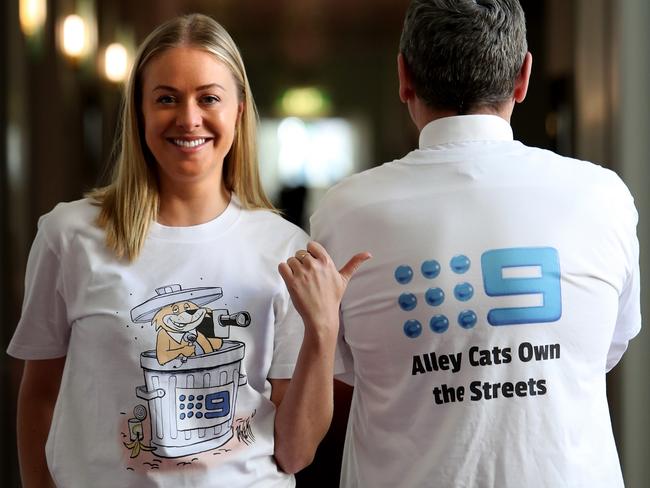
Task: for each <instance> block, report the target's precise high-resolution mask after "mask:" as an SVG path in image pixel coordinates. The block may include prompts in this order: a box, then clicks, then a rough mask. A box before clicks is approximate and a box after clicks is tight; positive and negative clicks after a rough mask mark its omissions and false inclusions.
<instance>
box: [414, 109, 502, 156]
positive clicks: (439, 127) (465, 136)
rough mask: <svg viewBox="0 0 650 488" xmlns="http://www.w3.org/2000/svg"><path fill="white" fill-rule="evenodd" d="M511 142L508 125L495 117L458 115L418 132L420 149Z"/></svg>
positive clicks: (435, 122)
mask: <svg viewBox="0 0 650 488" xmlns="http://www.w3.org/2000/svg"><path fill="white" fill-rule="evenodd" d="M512 140H513V135H512V128H511V127H510V124H509V123H508V122H507V121H506V120H504V119H502V118H501V117H499V116H497V115H483V114H480V115H458V116H454V117H443V118H441V119H436V120H433V121H431V122H429V123H428V124H427V125H425V126H424V127H423V128H422V131H421V132H420V149H424V148H427V147H432V146H438V145H441V144H456V143H466V142H478V141H512Z"/></svg>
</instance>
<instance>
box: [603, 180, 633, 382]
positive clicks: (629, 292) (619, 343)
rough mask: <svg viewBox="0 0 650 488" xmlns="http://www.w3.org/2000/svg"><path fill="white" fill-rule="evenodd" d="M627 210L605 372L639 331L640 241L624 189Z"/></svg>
mask: <svg viewBox="0 0 650 488" xmlns="http://www.w3.org/2000/svg"><path fill="white" fill-rule="evenodd" d="M625 201H626V203H627V207H626V209H625V210H626V211H625V212H622V213H621V216H622V218H621V221H622V222H623V225H625V235H626V237H627V239H626V240H625V241H624V250H625V254H626V256H627V260H628V265H627V270H628V271H627V276H626V281H625V283H624V285H623V288H622V291H621V293H620V294H619V298H618V316H617V319H616V327H615V329H614V334H613V336H612V342H611V344H610V347H609V352H608V354H607V371H610V370H611V369H612V368H613V367H614V366H616V364H617V363H618V362H619V361H620V359H621V357H622V356H623V353H624V352H625V351H626V349H627V345H628V343H629V341H630V340H631V339H632V338H633V337H634V336H636V335H637V334H638V333H639V331H640V330H641V291H640V271H639V240H638V238H637V235H636V225H637V222H638V214H637V211H636V208H635V207H634V202H633V200H632V196H631V195H630V194H629V192H628V191H627V189H626V198H625Z"/></svg>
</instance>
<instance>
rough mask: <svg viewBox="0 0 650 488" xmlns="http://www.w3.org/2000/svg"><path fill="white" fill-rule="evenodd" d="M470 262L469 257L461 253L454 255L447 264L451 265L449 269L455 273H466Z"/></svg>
mask: <svg viewBox="0 0 650 488" xmlns="http://www.w3.org/2000/svg"><path fill="white" fill-rule="evenodd" d="M470 264H471V263H470V260H469V258H468V257H467V256H465V255H463V254H459V255H458V256H454V257H453V258H451V261H450V263H449V265H450V266H451V270H452V271H453V272H454V273H456V274H463V273H467V271H468V270H469V267H470Z"/></svg>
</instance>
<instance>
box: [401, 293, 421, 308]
mask: <svg viewBox="0 0 650 488" xmlns="http://www.w3.org/2000/svg"><path fill="white" fill-rule="evenodd" d="M398 301H399V306H400V308H401V309H402V310H406V311H407V312H408V311H409V310H413V309H414V308H415V307H416V306H417V304H418V299H417V298H415V295H414V294H413V293H402V294H401V295H400V296H399V299H398Z"/></svg>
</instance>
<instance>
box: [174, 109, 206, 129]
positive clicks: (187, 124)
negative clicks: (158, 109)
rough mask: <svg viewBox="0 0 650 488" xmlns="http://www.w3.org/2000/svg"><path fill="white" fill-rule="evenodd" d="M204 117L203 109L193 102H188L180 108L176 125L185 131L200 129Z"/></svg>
mask: <svg viewBox="0 0 650 488" xmlns="http://www.w3.org/2000/svg"><path fill="white" fill-rule="evenodd" d="M202 120H203V117H202V115H201V109H200V107H198V106H197V105H196V103H193V102H187V103H185V104H183V105H181V107H180V108H179V112H178V115H177V116H176V125H177V126H179V127H180V128H182V129H183V130H185V131H188V132H190V131H191V130H193V129H195V128H197V127H200V126H201V122H202Z"/></svg>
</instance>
